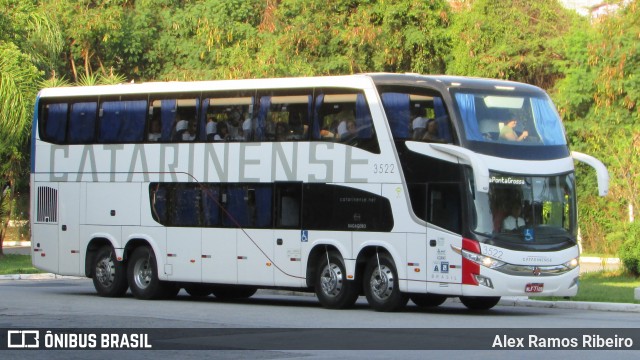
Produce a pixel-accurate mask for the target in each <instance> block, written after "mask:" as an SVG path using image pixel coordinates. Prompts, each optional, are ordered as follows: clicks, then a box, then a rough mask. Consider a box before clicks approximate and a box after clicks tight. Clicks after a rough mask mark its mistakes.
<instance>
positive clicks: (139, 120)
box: [98, 100, 147, 143]
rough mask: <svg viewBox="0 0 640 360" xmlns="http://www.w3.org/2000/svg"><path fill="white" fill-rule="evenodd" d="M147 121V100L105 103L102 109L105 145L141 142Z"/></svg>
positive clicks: (99, 138) (101, 124)
mask: <svg viewBox="0 0 640 360" xmlns="http://www.w3.org/2000/svg"><path fill="white" fill-rule="evenodd" d="M146 119H147V102H146V101H145V100H125V101H105V102H103V103H102V104H101V107H100V135H99V137H98V141H100V142H104V143H125V142H141V141H143V140H144V130H145V123H146Z"/></svg>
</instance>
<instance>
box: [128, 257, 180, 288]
mask: <svg viewBox="0 0 640 360" xmlns="http://www.w3.org/2000/svg"><path fill="white" fill-rule="evenodd" d="M127 275H128V278H129V287H130V288H131V293H132V294H133V296H135V297H136V298H137V299H141V300H151V299H161V298H167V297H171V296H175V295H176V294H177V291H176V289H177V290H179V288H178V287H177V286H175V285H172V284H167V283H164V282H162V281H160V280H159V279H158V264H157V261H156V255H155V254H154V252H153V250H152V249H151V248H149V247H147V246H141V247H139V248H137V249H135V250H134V251H133V253H132V254H131V258H130V259H129V266H128V267H127Z"/></svg>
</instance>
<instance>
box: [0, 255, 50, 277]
mask: <svg viewBox="0 0 640 360" xmlns="http://www.w3.org/2000/svg"><path fill="white" fill-rule="evenodd" d="M39 273H42V270H39V269H36V268H34V267H33V265H31V256H30V255H16V254H5V255H4V256H3V257H0V275H10V274H39Z"/></svg>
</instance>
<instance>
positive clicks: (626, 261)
mask: <svg viewBox="0 0 640 360" xmlns="http://www.w3.org/2000/svg"><path fill="white" fill-rule="evenodd" d="M625 230H626V231H625V235H626V236H625V237H624V239H623V240H624V242H623V243H622V246H621V247H620V252H619V254H620V260H621V261H622V264H623V265H624V268H625V269H626V270H627V271H628V272H630V273H631V274H633V275H635V276H640V222H637V221H636V222H633V223H631V224H630V225H629V226H627V227H625Z"/></svg>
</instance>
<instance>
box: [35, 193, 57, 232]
mask: <svg viewBox="0 0 640 360" xmlns="http://www.w3.org/2000/svg"><path fill="white" fill-rule="evenodd" d="M36 206H37V210H36V211H37V215H36V221H37V222H45V223H55V222H58V190H56V189H54V188H50V187H48V186H38V199H37V204H36Z"/></svg>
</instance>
